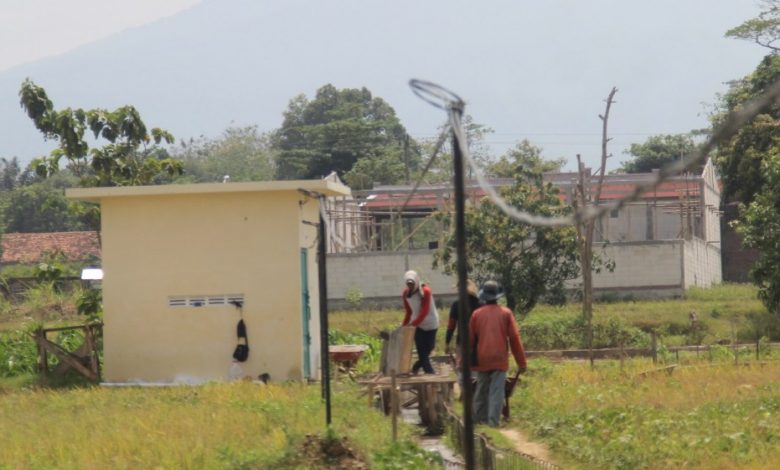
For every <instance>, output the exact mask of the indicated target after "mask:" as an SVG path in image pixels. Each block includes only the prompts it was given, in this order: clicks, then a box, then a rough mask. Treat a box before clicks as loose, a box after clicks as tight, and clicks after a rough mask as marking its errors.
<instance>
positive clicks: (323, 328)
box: [317, 197, 331, 426]
mask: <svg viewBox="0 0 780 470" xmlns="http://www.w3.org/2000/svg"><path fill="white" fill-rule="evenodd" d="M317 202H318V203H319V204H320V205H322V204H324V203H325V198H323V197H320V198H319V200H318V201H317ZM318 231H319V236H318V238H319V240H318V244H317V246H318V252H317V256H318V257H319V259H318V262H317V274H318V278H319V291H320V356H321V361H322V371H321V375H322V398H324V399H325V424H326V425H328V426H330V423H331V414H330V357H329V354H328V277H327V269H326V265H325V263H326V253H327V250H326V246H327V245H326V238H325V237H326V236H327V231H326V229H325V219H324V218H323V217H322V211H320V225H319V227H318Z"/></svg>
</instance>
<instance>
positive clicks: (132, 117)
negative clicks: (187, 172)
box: [19, 79, 182, 186]
mask: <svg viewBox="0 0 780 470" xmlns="http://www.w3.org/2000/svg"><path fill="white" fill-rule="evenodd" d="M19 97H20V103H21V105H22V108H24V110H25V112H26V113H27V115H28V116H29V117H30V119H32V121H33V124H35V127H36V128H37V129H38V130H39V131H41V133H42V134H43V136H44V138H45V139H54V140H56V141H57V142H58V148H56V149H54V150H53V151H52V152H51V154H50V155H49V156H47V157H41V158H38V159H35V160H34V167H35V170H36V172H37V173H38V174H39V175H41V176H49V175H52V174H54V173H56V172H57V171H59V163H60V160H61V159H62V158H63V157H65V158H66V159H67V160H68V167H69V168H70V169H71V170H72V171H73V173H74V174H75V175H76V176H78V177H79V178H80V180H81V184H82V185H85V186H125V185H142V184H153V183H160V182H164V181H167V180H168V179H169V178H170V177H172V176H176V175H179V174H181V169H182V168H181V162H179V161H178V160H176V159H173V158H170V157H169V156H168V155H167V153H166V152H165V151H164V150H162V149H161V148H160V147H159V146H158V145H159V144H160V143H161V142H163V141H165V142H166V143H169V144H170V143H172V142H173V136H172V135H171V134H170V133H169V132H168V131H165V130H163V129H160V128H153V129H151V130H150V131H147V128H146V125H145V124H144V122H143V121H142V120H141V115H140V114H139V113H138V111H137V110H136V109H135V108H134V107H132V106H122V107H120V108H117V109H116V110H114V111H108V110H105V109H101V108H96V109H90V110H84V109H80V108H75V109H74V108H64V109H61V110H55V109H54V105H53V103H52V101H51V100H50V99H49V97H48V96H47V94H46V91H45V90H44V89H43V88H42V87H39V86H38V85H36V84H35V83H33V82H32V81H31V80H30V79H26V80H25V81H24V82H23V83H22V87H21V90H20V92H19ZM87 130H90V131H91V132H92V134H93V136H94V138H95V139H100V138H102V139H105V140H107V141H108V142H109V143H108V144H106V145H104V146H103V147H99V148H91V149H90V148H89V145H88V144H87V141H86V140H85V138H84V133H85V132H86V131H87ZM152 143H153V144H152Z"/></svg>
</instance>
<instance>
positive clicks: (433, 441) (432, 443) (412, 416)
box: [401, 407, 466, 470]
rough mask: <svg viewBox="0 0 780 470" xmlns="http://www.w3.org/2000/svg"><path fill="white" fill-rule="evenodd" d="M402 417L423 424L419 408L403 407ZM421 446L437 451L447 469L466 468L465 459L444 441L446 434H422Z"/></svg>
mask: <svg viewBox="0 0 780 470" xmlns="http://www.w3.org/2000/svg"><path fill="white" fill-rule="evenodd" d="M401 419H402V420H403V421H404V422H405V423H409V424H414V425H417V426H421V423H420V414H419V413H418V410H417V408H416V407H415V408H401ZM417 444H418V445H419V446H420V448H422V449H425V450H427V451H429V452H436V453H437V454H439V455H440V456H441V458H442V461H443V466H444V468H445V470H461V469H464V468H466V464H465V463H464V462H463V459H462V458H461V457H460V456H459V455H458V454H456V453H455V451H453V450H452V449H450V448H449V447H447V445H446V444H445V443H444V435H443V434H442V435H440V436H428V435H426V436H421V437H420V438H419V439H418V440H417Z"/></svg>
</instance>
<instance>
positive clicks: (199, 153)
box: [173, 126, 274, 183]
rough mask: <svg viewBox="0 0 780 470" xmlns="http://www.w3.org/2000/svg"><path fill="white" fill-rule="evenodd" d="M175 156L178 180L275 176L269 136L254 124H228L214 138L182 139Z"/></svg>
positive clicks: (257, 178) (194, 180)
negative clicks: (179, 165) (179, 167)
mask: <svg viewBox="0 0 780 470" xmlns="http://www.w3.org/2000/svg"><path fill="white" fill-rule="evenodd" d="M173 153H174V156H175V157H177V158H180V159H181V160H182V163H183V168H184V171H183V173H184V174H183V176H182V177H180V178H179V179H180V180H186V181H191V182H197V183H206V182H212V183H213V182H217V181H222V180H223V178H224V177H225V176H226V175H228V176H230V181H268V180H272V179H273V177H274V161H273V153H272V150H271V144H270V142H269V137H268V135H266V134H263V133H260V132H259V131H258V130H257V126H246V127H229V128H227V129H225V131H224V132H222V135H221V136H220V137H218V138H216V139H206V138H201V139H198V140H192V139H190V141H189V142H185V141H182V142H181V147H180V148H179V149H176V150H173Z"/></svg>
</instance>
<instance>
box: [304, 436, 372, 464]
mask: <svg viewBox="0 0 780 470" xmlns="http://www.w3.org/2000/svg"><path fill="white" fill-rule="evenodd" d="M298 460H299V461H297V462H296V464H305V466H306V467H308V468H323V469H344V470H348V469H357V470H362V469H368V468H369V466H368V464H367V463H366V462H364V461H363V460H362V459H361V458H360V456H359V455H358V454H357V452H355V450H354V449H353V448H352V447H351V446H350V444H349V441H347V438H342V439H323V438H322V437H320V436H317V435H313V434H309V435H307V436H306V439H305V440H304V441H303V444H302V446H301V455H300V456H299V459H298Z"/></svg>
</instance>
